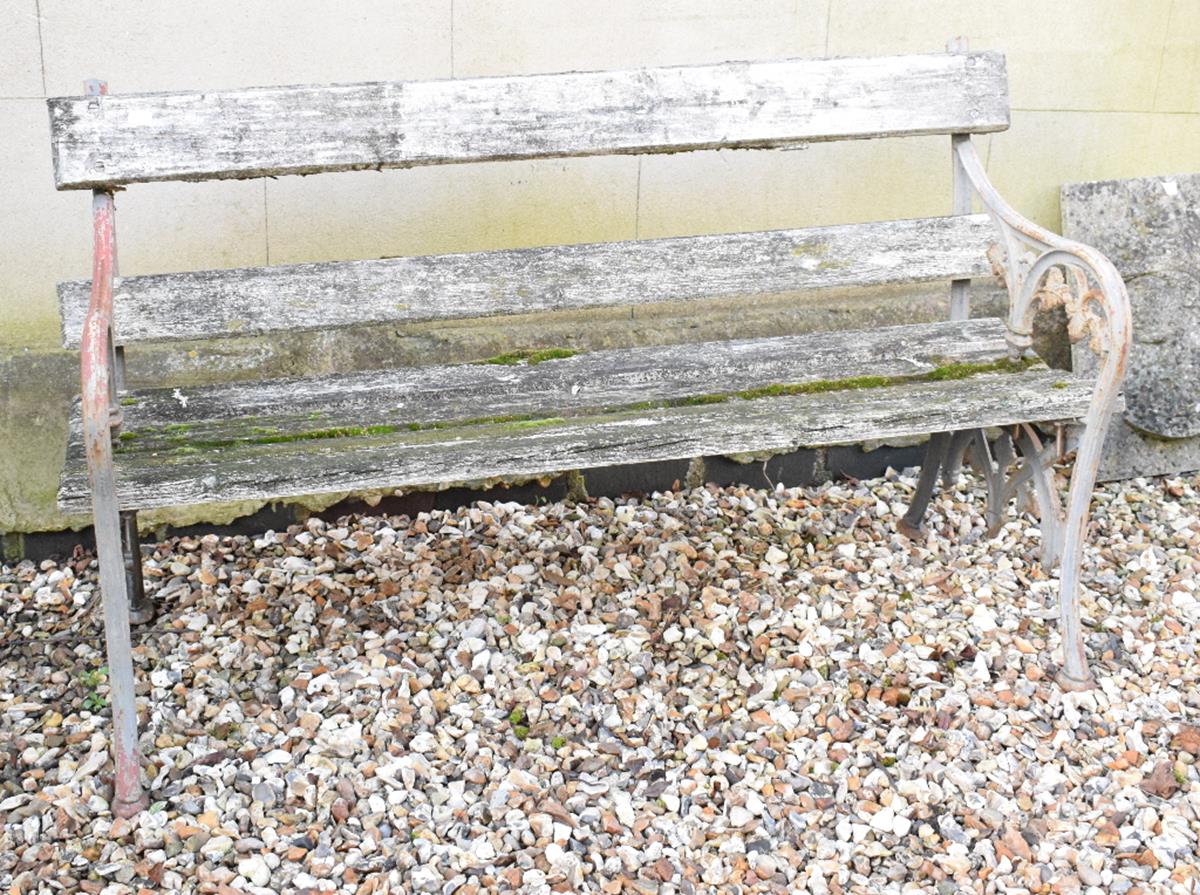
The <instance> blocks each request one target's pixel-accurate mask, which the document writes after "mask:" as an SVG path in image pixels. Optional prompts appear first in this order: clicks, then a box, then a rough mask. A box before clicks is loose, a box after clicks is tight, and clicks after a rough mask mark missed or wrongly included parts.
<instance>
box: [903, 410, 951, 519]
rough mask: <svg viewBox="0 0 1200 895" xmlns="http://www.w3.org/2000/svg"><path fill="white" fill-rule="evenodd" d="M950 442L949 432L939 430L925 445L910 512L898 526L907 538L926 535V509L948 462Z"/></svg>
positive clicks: (909, 508)
mask: <svg viewBox="0 0 1200 895" xmlns="http://www.w3.org/2000/svg"><path fill="white" fill-rule="evenodd" d="M950 442H951V436H950V433H949V432H938V433H936V434H934V435H931V436H929V444H928V445H926V447H925V462H924V463H922V464H921V475H920V478H918V479H917V491H916V493H915V494H914V495H913V500H912V503H911V504H909V507H908V512H907V513H905V514H904V518H903V519H901V520H900V522H899V524H897V526H896V527H897V528H898V529H899V530H900V533H901V534H902V535H904V536H905V537H907V538H911V539H913V540H918V539H920V538H923V537H924V536H925V525H924V524H923V520H924V518H925V509H926V508H927V507H928V506H929V500H930V498H931V497H933V488H934V486H935V485H936V484H937V477H938V472H939V471H940V470H941V468H942V464H943V463H945V462H946V451H947V449H948V448H949V447H950Z"/></svg>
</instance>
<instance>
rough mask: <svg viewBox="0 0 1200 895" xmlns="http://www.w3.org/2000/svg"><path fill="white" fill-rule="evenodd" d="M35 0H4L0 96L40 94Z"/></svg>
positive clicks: (0, 57)
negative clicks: (5, 0)
mask: <svg viewBox="0 0 1200 895" xmlns="http://www.w3.org/2000/svg"><path fill="white" fill-rule="evenodd" d="M37 7H38V5H37V0H8V2H7V3H6V4H5V9H4V16H3V19H4V25H3V27H0V99H17V98H26V99H28V98H30V97H40V96H42V95H43V94H42V48H41V43H40V41H39V39H38V11H37Z"/></svg>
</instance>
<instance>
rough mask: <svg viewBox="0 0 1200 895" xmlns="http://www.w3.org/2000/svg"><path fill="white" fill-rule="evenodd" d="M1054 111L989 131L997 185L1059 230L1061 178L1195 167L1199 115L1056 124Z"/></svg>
mask: <svg viewBox="0 0 1200 895" xmlns="http://www.w3.org/2000/svg"><path fill="white" fill-rule="evenodd" d="M1062 117H1063V116H1062V115H1061V114H1060V113H1057V112H1021V113H1019V114H1014V115H1013V124H1012V127H1011V128H1010V129H1009V130H1008V131H1006V132H1005V133H1002V134H995V135H993V137H992V149H991V154H990V156H991V157H990V161H989V165H988V172H989V176H990V177H991V178H992V181H993V182H994V183H995V185H996V188H997V189H998V190H999V191H1000V193H1001V195H1003V196H1004V197H1005V198H1006V199H1008V201H1009V202H1010V203H1011V204H1012V205H1013V206H1014V207H1016V208H1017V209H1019V210H1020V211H1021V212H1022V213H1023V214H1025V215H1027V216H1029V217H1032V218H1034V219H1035V220H1037V221H1038V222H1039V223H1042V224H1044V225H1045V226H1047V227H1049V228H1051V229H1052V230H1055V231H1058V230H1059V228H1060V223H1061V217H1060V214H1059V205H1058V195H1059V187H1060V185H1061V184H1063V183H1066V182H1068V181H1082V180H1110V179H1115V178H1123V177H1142V176H1147V175H1151V174H1181V173H1186V172H1194V171H1200V116H1196V115H1170V114H1162V113H1149V112H1135V113H1120V112H1088V113H1076V114H1074V115H1072V116H1071V117H1070V122H1071V126H1070V127H1069V128H1066V127H1063V125H1062Z"/></svg>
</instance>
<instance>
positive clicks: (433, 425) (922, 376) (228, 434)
mask: <svg viewBox="0 0 1200 895" xmlns="http://www.w3.org/2000/svg"><path fill="white" fill-rule="evenodd" d="M575 353H576V352H574V351H572V350H570V349H544V350H541V351H536V352H533V351H530V352H512V353H510V354H507V355H499V356H498V357H497V358H492V359H490V360H488V361H484V363H497V364H512V363H522V362H524V363H529V364H536V363H541V362H542V361H544V360H552V359H556V358H563V357H570V356H572V355H573V354H575ZM933 362H934V363H935V364H936V366H935V367H934V368H933V369H931V370H927V371H926V372H924V373H916V374H912V375H902V376H855V377H849V378H845V379H829V380H813V381H809V382H797V383H773V384H770V385H763V386H758V387H756V388H751V389H745V390H742V391H737V392H731V393H715V394H703V395H689V396H686V397H681V398H672V399H665V400H660V401H642V402H638V403H635V404H625V405H620V406H611V407H602V408H601V407H597V408H588V410H587V415H588V416H599V415H606V414H614V413H624V414H636V413H639V412H644V411H652V410H662V409H666V408H672V407H693V406H703V405H709V404H722V403H724V402H726V401H731V400H744V401H752V400H757V399H759V398H775V397H784V396H789V395H806V394H822V393H827V392H838V391H853V390H862V389H877V388H886V387H888V386H892V385H901V384H906V383H914V382H946V381H950V380H956V379H968V378H970V377H972V376H977V375H981V374H986V373H1017V372H1021V371H1023V370H1026V369H1029V368H1030V367H1033V366H1037V365H1039V364H1040V361H1038V360H1036V359H1024V360H1018V361H1013V360H1009V359H1007V358H1003V359H1000V360H995V361H986V362H979V363H968V362H961V361H947V360H943V359H939V358H934V359H933ZM1066 387H1067V383H1066V382H1056V383H1054V388H1066ZM315 416H320V414H316V415H315ZM313 418H314V414H309V419H310V421H311V420H312V419H313ZM260 421H261V422H264V423H265V422H269V421H268V420H266V419H261V420H258V419H254V420H251V419H247V420H242V421H240V423H238V424H236V425H235V426H234V427H232V428H227V427H223V426H222V427H220V428H217V429H216V431H212V432H211V433H210V435H209V437H207V438H206V437H204V433H203V432H197V433H194V432H193V431H192V429H193V427H192V426H191V425H190V424H187V423H171V424H168V425H165V426H161V427H157V428H145V429H140V430H133V431H129V430H127V431H124V432H122V433H121V434H120V435H119V436H118V440H117V446H116V449H117V450H118V451H132V450H138V451H162V452H164V453H167V454H175V455H180V454H192V453H199V452H200V451H203V450H216V449H221V448H232V447H238V446H251V445H264V444H288V443H293V442H305V441H320V440H325V439H339V438H370V437H380V436H386V435H393V434H396V433H399V432H412V433H422V432H433V431H436V430H440V429H465V428H475V427H494V428H495V429H496V430H497V431H496V434H497V435H499V436H503V435H505V434H511V433H515V432H521V431H525V430H528V429H533V428H538V427H543V426H554V425H559V424H561V423H563V422H565V420H564V419H563V418H562V417H559V416H552V417H551V416H536V415H534V414H508V415H500V416H490V417H476V418H473V419H458V420H438V421H431V422H413V423H407V424H399V425H392V424H374V425H364V426H326V427H320V428H312V429H303V428H302V429H300V430H299V431H296V430H285V429H282V428H280V427H278V426H270V425H257V424H255V425H250V423H252V422H253V423H258V422H260ZM214 436H215V437H214ZM135 442H136V445H135V444H134V443H135Z"/></svg>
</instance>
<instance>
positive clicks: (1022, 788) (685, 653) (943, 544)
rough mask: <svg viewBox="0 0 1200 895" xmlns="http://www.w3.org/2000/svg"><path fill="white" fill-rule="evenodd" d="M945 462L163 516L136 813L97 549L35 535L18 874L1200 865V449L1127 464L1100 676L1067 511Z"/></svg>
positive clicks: (1009, 875)
mask: <svg viewBox="0 0 1200 895" xmlns="http://www.w3.org/2000/svg"><path fill="white" fill-rule="evenodd" d="M913 485H914V480H913V478H912V477H911V476H908V475H892V476H889V477H887V478H884V479H878V480H874V481H864V482H857V483H853V482H852V483H844V482H843V483H836V484H831V485H827V486H824V487H821V488H818V489H782V488H780V489H777V490H775V491H773V492H768V491H756V490H750V489H738V488H726V489H716V488H707V489H698V490H694V491H690V492H686V493H662V494H656V495H653V496H652V497H648V498H644V499H641V500H629V501H618V502H615V503H614V502H613V501H610V500H606V499H601V500H595V501H591V502H589V503H585V504H578V505H576V504H551V505H548V506H540V507H531V506H525V505H520V504H512V503H495V504H489V503H477V504H475V505H473V506H471V507H468V508H464V509H462V510H459V511H457V512H435V513H431V514H421V515H420V516H418V517H417V518H415V519H408V518H383V517H370V516H361V517H357V516H356V517H348V518H345V519H340V520H338V521H337V522H336V523H324V522H320V521H317V520H312V521H310V522H309V523H308V524H307V525H306V526H296V527H294V528H292V529H289V530H288V531H286V532H267V533H265V534H263V535H262V536H260V537H256V538H248V537H233V538H219V537H216V536H207V537H201V538H192V537H185V538H178V539H175V540H171V541H168V542H166V543H163V544H159V545H157V547H156V548H155V550H154V553H153V557H152V558H151V559H150V560H149V561H148V564H147V574H148V576H149V581H150V583H151V586H152V587H153V588H154V589H155V590H157V592H158V596H159V600H160V601H161V605H162V607H163V609H164V611H163V612H162V614H161V616H160V619H159V621H157V622H156V623H155V624H154V625H152V626H150V627H147V628H145V629H140V630H139V632H138V633H137V634H136V635H135V642H136V643H137V645H138V646H137V665H138V681H139V683H138V687H139V704H140V709H141V713H142V728H141V729H142V747H143V751H144V753H145V754H146V755H147V756H148V761H147V765H146V773H147V777H148V779H149V780H150V781H151V799H152V802H153V804H152V806H151V810H150V811H149V812H147V813H144V814H143V815H142V816H141V817H140V818H138V819H135V820H134V821H132V822H130V821H124V820H114V819H113V817H112V815H111V814H110V813H109V810H108V804H107V801H106V797H107V794H108V792H109V783H110V775H111V762H110V760H109V757H108V753H107V751H106V741H105V734H106V731H107V729H108V716H107V710H106V708H105V697H106V694H107V685H106V683H105V682H104V680H103V670H102V666H103V663H104V656H103V651H102V640H101V636H100V632H99V624H98V612H97V606H96V599H95V597H96V572H95V566H94V563H92V561H91V558H90V557H89V556H86V555H79V556H77V557H75V558H74V559H73V560H72V561H70V562H65V563H61V564H55V563H53V562H44V563H42V564H41V565H40V566H35V565H34V564H32V563H22V564H20V565H18V566H16V567H15V568H4V569H3V570H2V572H0V608H2V610H3V613H2V614H3V621H2V622H0V625H2V627H0V823H2V827H0V889H2V890H3V891H4V892H10V891H11V892H14V893H28V892H35V891H36V892H57V891H86V892H104V893H126V892H129V893H133V892H157V891H171V892H233V891H243V892H244V891H248V892H332V891H337V892H352V893H386V892H445V893H450V892H457V893H473V892H490V891H521V892H530V893H545V892H566V891H580V892H583V891H587V892H606V893H625V892H632V893H656V892H657V893H663V895H670V893H692V892H790V891H808V892H813V893H826V892H828V893H843V892H846V893H848V892H858V893H867V892H937V893H941V895H948V893H953V892H960V891H961V892H1053V893H1070V892H1085V893H1088V895H1097V893H1116V895H1122V893H1130V895H1133V893H1145V892H1191V891H1193V888H1194V886H1195V885H1196V879H1197V876H1198V873H1200V870H1198V865H1200V859H1198V857H1197V836H1198V833H1200V774H1198V772H1197V767H1196V764H1195V761H1196V756H1197V753H1200V728H1198V727H1196V726H1195V725H1196V724H1197V723H1198V716H1200V692H1198V691H1197V689H1196V680H1197V677H1198V675H1200V662H1198V661H1197V658H1196V633H1195V632H1196V626H1197V624H1198V623H1200V602H1198V598H1197V572H1198V570H1200V560H1198V558H1197V557H1198V556H1200V552H1198V547H1200V479H1168V480H1153V481H1146V480H1138V481H1135V482H1132V483H1126V484H1122V485H1119V486H1108V487H1105V488H1103V489H1101V490H1100V491H1099V493H1098V495H1097V498H1096V500H1095V502H1094V508H1095V513H1094V532H1093V537H1092V538H1091V540H1090V543H1089V547H1088V550H1087V554H1086V559H1085V571H1084V580H1085V582H1087V583H1088V584H1089V586H1090V587H1092V588H1093V590H1092V591H1090V592H1089V593H1088V594H1087V595H1086V598H1085V602H1084V614H1085V618H1086V621H1087V631H1088V646H1089V650H1090V652H1091V653H1092V655H1093V656H1094V659H1095V662H1094V668H1095V670H1096V672H1097V673H1098V675H1099V679H1100V687H1099V688H1098V689H1096V690H1094V691H1092V692H1090V693H1084V694H1064V693H1063V692H1061V691H1060V690H1058V689H1057V688H1056V687H1055V686H1054V685H1053V684H1052V682H1051V680H1050V677H1051V675H1052V673H1053V671H1054V668H1055V666H1054V663H1055V660H1056V657H1057V656H1058V655H1059V643H1058V636H1057V633H1056V630H1055V623H1054V621H1053V614H1052V613H1050V612H1047V611H1046V609H1045V607H1044V605H1043V601H1044V600H1048V599H1050V598H1051V597H1052V595H1053V592H1054V581H1053V580H1052V579H1050V578H1048V576H1047V575H1046V574H1045V573H1044V572H1043V571H1042V569H1041V567H1040V566H1039V565H1038V563H1037V543H1038V530H1037V527H1036V524H1035V523H1034V521H1033V520H1032V519H1030V518H1028V517H1020V516H1017V515H1016V514H1015V511H1014V513H1013V515H1011V516H1010V518H1009V521H1008V524H1007V525H1006V526H1005V528H1004V530H1003V531H1002V533H1001V534H1000V535H999V536H998V537H997V538H995V539H990V540H989V539H988V538H986V537H985V536H984V534H983V519H982V516H981V512H982V510H983V507H984V502H983V495H982V491H981V489H980V488H979V487H978V485H977V483H975V482H974V481H972V480H969V479H966V478H964V479H962V480H961V482H960V484H959V485H958V487H957V489H956V490H955V491H953V492H951V493H948V494H942V495H940V496H939V497H937V498H936V499H935V503H934V506H933V507H932V508H931V512H930V517H929V522H930V535H929V537H928V539H927V541H926V542H925V543H924V544H910V543H909V542H908V541H906V540H905V539H903V538H902V537H900V536H899V535H897V534H896V527H895V526H896V522H897V520H898V518H899V515H900V514H901V513H902V512H903V509H904V504H905V503H906V501H907V500H908V498H909V495H910V494H911V492H912V489H913ZM1096 532H1098V533H1099V534H1097V533H1096Z"/></svg>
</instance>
